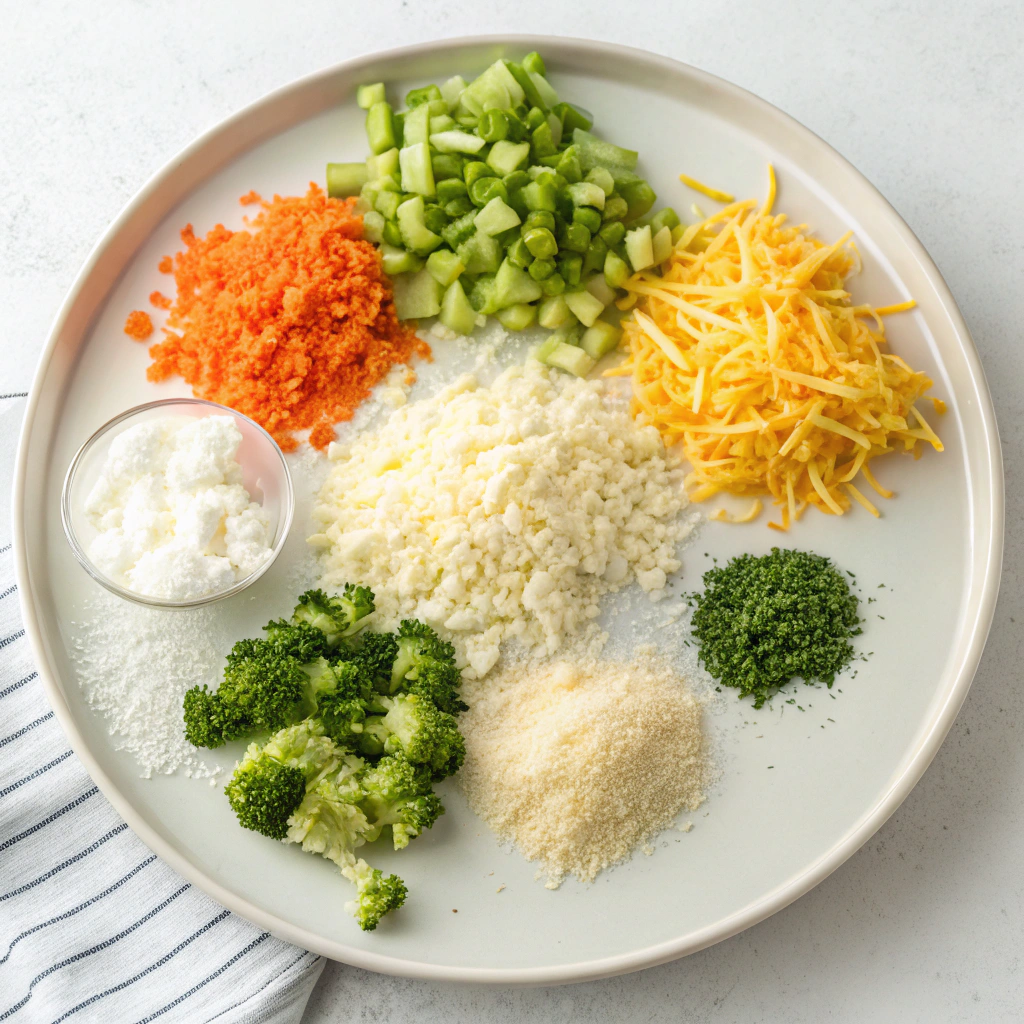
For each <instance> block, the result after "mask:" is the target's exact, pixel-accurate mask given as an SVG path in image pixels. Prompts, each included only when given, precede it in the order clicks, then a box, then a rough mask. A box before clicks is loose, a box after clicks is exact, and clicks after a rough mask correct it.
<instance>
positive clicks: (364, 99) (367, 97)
mask: <svg viewBox="0 0 1024 1024" xmlns="http://www.w3.org/2000/svg"><path fill="white" fill-rule="evenodd" d="M386 99H387V96H386V94H385V92H384V83H383V82H374V83H373V84H372V85H361V86H359V88H358V89H356V104H357V106H359V107H361V108H362V109H363V110H369V109H370V107H372V106H373V105H374V103H383V102H384V101H385V100H386Z"/></svg>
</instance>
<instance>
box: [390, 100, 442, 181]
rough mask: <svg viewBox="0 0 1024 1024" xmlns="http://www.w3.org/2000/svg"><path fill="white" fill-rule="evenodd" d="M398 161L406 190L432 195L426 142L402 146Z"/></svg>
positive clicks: (430, 170)
mask: <svg viewBox="0 0 1024 1024" xmlns="http://www.w3.org/2000/svg"><path fill="white" fill-rule="evenodd" d="M416 109H417V110H419V109H420V108H419V107H417V108H416ZM398 162H399V166H400V167H401V170H402V186H403V188H404V189H405V191H406V192H418V193H419V194H420V195H421V196H432V195H434V193H435V192H436V188H435V186H434V169H433V167H431V166H430V148H429V147H428V146H427V144H426V142H417V143H416V144H415V145H412V146H403V147H402V149H400V150H399V152H398Z"/></svg>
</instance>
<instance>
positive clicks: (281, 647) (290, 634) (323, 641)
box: [263, 619, 330, 662]
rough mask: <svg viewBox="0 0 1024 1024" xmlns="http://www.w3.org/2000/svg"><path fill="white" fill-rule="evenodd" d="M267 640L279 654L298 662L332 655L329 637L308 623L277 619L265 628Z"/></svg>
mask: <svg viewBox="0 0 1024 1024" xmlns="http://www.w3.org/2000/svg"><path fill="white" fill-rule="evenodd" d="M263 629H264V631H265V632H266V634H267V640H268V641H269V642H270V643H272V644H273V645H274V648H275V649H276V650H277V651H278V653H280V654H283V655H287V656H288V657H290V658H295V659H296V660H298V661H302V662H307V661H316V660H317V658H322V657H323V656H324V655H326V654H329V653H330V645H329V644H328V643H327V635H326V634H325V633H324V631H323V630H322V629H319V628H318V627H317V626H313V625H311V624H310V623H308V622H287V621H286V620H285V619H275V620H274V621H273V622H268V623H267V624H266V625H265V626H264V627H263Z"/></svg>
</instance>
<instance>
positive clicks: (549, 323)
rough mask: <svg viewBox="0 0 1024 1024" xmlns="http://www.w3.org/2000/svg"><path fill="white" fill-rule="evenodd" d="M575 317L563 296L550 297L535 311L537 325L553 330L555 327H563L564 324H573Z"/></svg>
mask: <svg viewBox="0 0 1024 1024" xmlns="http://www.w3.org/2000/svg"><path fill="white" fill-rule="evenodd" d="M575 320H576V317H575V316H574V314H573V312H572V310H571V309H570V308H569V307H568V305H566V302H565V296H564V295H552V296H551V297H550V298H547V299H544V301H543V302H541V304H540V307H539V308H538V310H537V323H539V324H540V325H541V327H547V328H549V329H550V330H554V329H555V328H556V327H565V325H566V324H571V323H574V322H575Z"/></svg>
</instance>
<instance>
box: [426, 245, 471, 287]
mask: <svg viewBox="0 0 1024 1024" xmlns="http://www.w3.org/2000/svg"><path fill="white" fill-rule="evenodd" d="M465 269H466V268H465V267H464V266H463V265H462V260H460V259H459V257H458V256H457V255H456V254H455V253H453V252H452V251H451V250H450V249H435V250H434V252H432V253H431V254H430V255H429V256H428V257H427V270H429V271H430V273H431V274H432V275H433V277H434V280H435V281H437V283H438V284H440V285H444V287H445V288H447V287H448V285H450V284H451V283H452V281H454V280H455V279H456V278H457V277H458V276H459V274H461V273H462V272H463V270H465Z"/></svg>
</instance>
